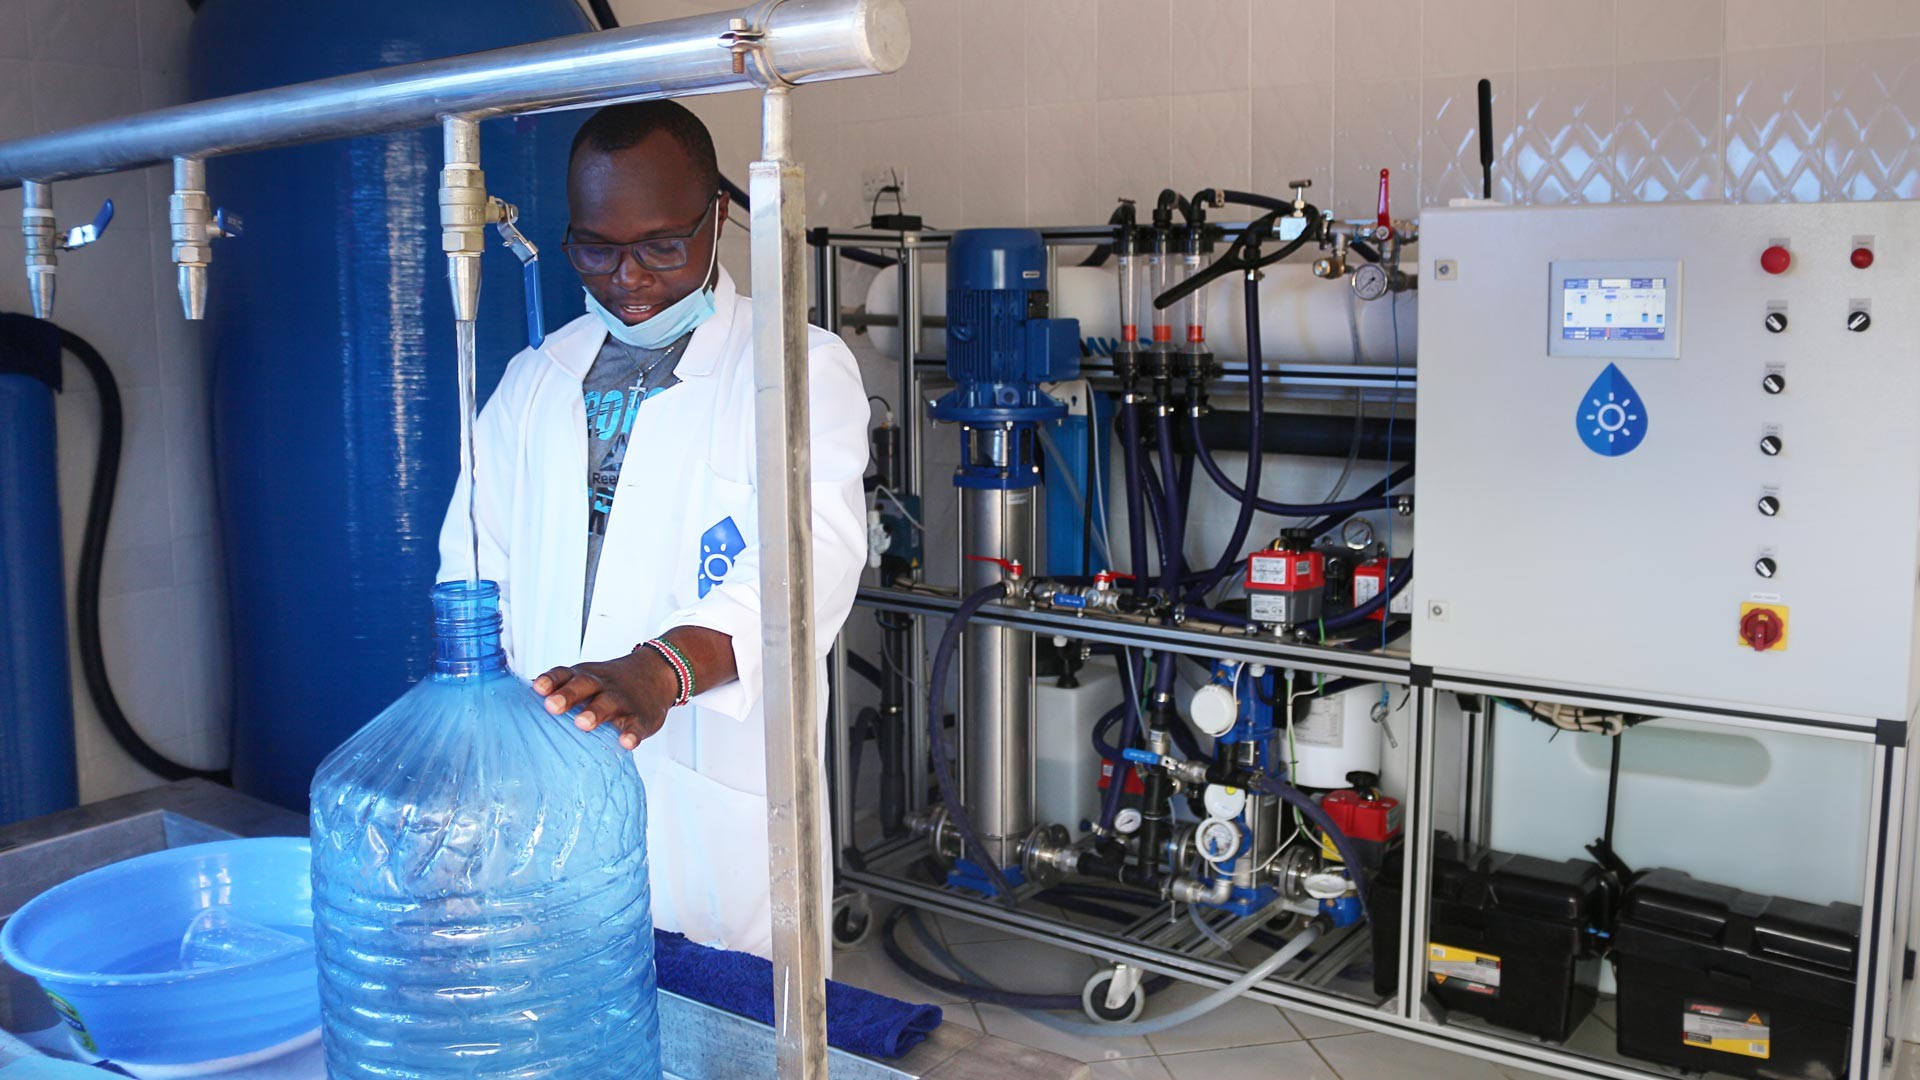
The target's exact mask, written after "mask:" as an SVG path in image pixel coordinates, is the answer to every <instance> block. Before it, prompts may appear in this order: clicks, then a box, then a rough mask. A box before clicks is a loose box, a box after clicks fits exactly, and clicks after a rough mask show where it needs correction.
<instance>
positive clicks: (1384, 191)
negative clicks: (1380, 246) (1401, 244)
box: [1373, 169, 1393, 241]
mask: <svg viewBox="0 0 1920 1080" xmlns="http://www.w3.org/2000/svg"><path fill="white" fill-rule="evenodd" d="M1391 199H1392V189H1391V187H1390V186H1389V184H1388V182H1387V170H1385V169H1381V170H1380V205H1379V207H1378V209H1377V211H1376V213H1375V215H1374V222H1373V238H1374V239H1375V240H1380V241H1386V240H1391V239H1393V209H1392V206H1391Z"/></svg>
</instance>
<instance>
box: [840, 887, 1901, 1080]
mask: <svg viewBox="0 0 1920 1080" xmlns="http://www.w3.org/2000/svg"><path fill="white" fill-rule="evenodd" d="M935 923H936V926H937V927H938V930H939V933H940V935H941V938H942V939H943V940H944V941H945V942H946V944H947V946H948V947H949V948H950V949H951V950H952V951H953V954H954V955H955V956H956V957H958V958H959V959H960V960H961V961H962V962H963V963H965V964H967V965H968V966H970V967H972V968H973V969H974V970H975V971H977V972H979V973H980V974H981V975H984V976H986V977H987V978H989V979H991V980H993V981H995V982H998V983H999V984H1000V985H1002V986H1018V987H1020V988H1021V989H1023V990H1030V991H1033V992H1036V993H1073V994H1077V993H1079V992H1080V989H1081V987H1082V986H1083V985H1084V984H1085V982H1086V979H1087V976H1088V975H1090V974H1092V973H1093V971H1094V968H1095V964H1094V961H1093V960H1092V959H1091V958H1089V957H1086V956H1082V955H1080V954H1079V953H1074V952H1068V951H1066V950H1064V949H1057V948H1054V947H1052V946H1047V945H1041V944H1037V943H1035V942H1031V941H1027V940H1025V939H1021V938H1016V937H1014V936H1012V935H1010V934H1006V933H1003V932H1001V931H997V930H995V929H993V928H991V927H983V926H980V925H977V924H974V923H968V922H962V921H959V920H953V919H945V918H942V919H937V920H935ZM900 937H901V939H902V940H903V942H906V943H907V947H908V951H909V952H911V953H913V954H914V955H916V956H920V957H921V958H922V959H923V960H924V959H925V958H924V956H923V955H922V954H921V953H920V950H919V949H918V947H917V944H916V943H914V942H912V941H911V940H910V939H911V935H910V934H909V933H908V932H907V931H906V930H904V929H903V930H901V932H900ZM929 966H937V965H929ZM833 969H834V970H833V974H834V978H836V979H839V980H840V981H842V982H848V983H852V984H853V985H855V986H863V987H866V988H867V989H869V990H875V991H878V992H880V993H885V994H891V995H893V996H895V997H900V998H905V999H907V1000H911V1001H925V1002H930V1003H933V1004H937V1005H939V1006H941V1008H942V1009H943V1010H944V1011H945V1013H946V1017H947V1020H948V1021H949V1022H952V1023H956V1024H965V1025H966V1026H968V1027H974V1028H980V1029H982V1030H984V1031H986V1032H988V1033H989V1034H992V1035H998V1036H1000V1037H1001V1038H1005V1039H1011V1040H1013V1041H1014V1042H1018V1043H1023V1044H1025V1045H1028V1046H1034V1047H1038V1048H1040V1049H1043V1050H1051V1051H1053V1052H1054V1053H1057V1054H1064V1055H1066V1056H1067V1057H1071V1058H1076V1059H1078V1060H1080V1061H1086V1062H1091V1063H1092V1064H1093V1080H1256V1078H1257V1080H1532V1078H1534V1077H1537V1076H1538V1075H1539V1074H1537V1073H1530V1072H1525V1071H1519V1070H1512V1069H1501V1068H1499V1067H1496V1066H1494V1065H1492V1064H1489V1063H1487V1062H1484V1061H1481V1060H1479V1059H1477V1058H1470V1057H1465V1056H1462V1055H1459V1054H1450V1053H1446V1052H1444V1051H1437V1050H1431V1049H1428V1048H1426V1047H1423V1046H1418V1045H1416V1044H1413V1043H1409V1042H1405V1041H1403V1040H1400V1039H1395V1038H1392V1037H1390V1036H1386V1035H1377V1034H1372V1033H1367V1032H1362V1031H1360V1030H1358V1029H1356V1028H1351V1027H1347V1026H1345V1025H1343V1024H1340V1023H1338V1022H1336V1021H1332V1020H1326V1019H1322V1018H1320V1017H1316V1016H1308V1015H1305V1014H1303V1013H1295V1012H1291V1011H1289V1010H1286V1009H1280V1008H1276V1007H1274V1006H1271V1005H1266V1004H1263V1003H1261V1002H1257V1001H1237V1002H1233V1003H1231V1004H1229V1005H1226V1006H1223V1007H1221V1008H1220V1009H1218V1010H1215V1011H1214V1012H1212V1013H1210V1014H1208V1015H1206V1016H1204V1017H1201V1018H1199V1019H1197V1020H1194V1021H1192V1022H1191V1023H1188V1024H1185V1025H1182V1026H1181V1027H1178V1028H1175V1029H1173V1030H1170V1031H1166V1032H1162V1033H1161V1034H1158V1035H1153V1036H1149V1037H1146V1038H1141V1037H1137V1036H1135V1037H1128V1038H1090V1037H1083V1036H1076V1035H1068V1034H1064V1033H1062V1032H1058V1031H1055V1030H1053V1029H1052V1028H1049V1027H1046V1026H1044V1025H1042V1024H1039V1023H1037V1022H1035V1021H1033V1020H1030V1019H1028V1018H1027V1017H1025V1016H1023V1015H1021V1014H1019V1013H1017V1012H1014V1011H1012V1010H1010V1009H1005V1008H1001V1007H1000V1006H997V1005H975V1004H972V1003H970V1002H967V1001H963V1000H957V997H956V995H953V994H944V993H941V992H940V991H937V990H933V989H930V988H929V987H926V986H923V985H921V984H920V983H918V982H915V981H914V980H913V979H911V978H909V977H908V976H906V975H905V974H903V973H902V972H901V971H900V970H899V969H898V968H897V967H895V966H894V965H893V962H892V961H890V960H888V959H887V956H886V953H885V952H884V951H883V950H882V949H881V948H880V946H879V944H878V942H877V941H870V942H869V943H868V944H866V945H865V946H863V947H862V948H859V949H857V950H852V951H846V952H836V953H835V954H834V959H833ZM1203 993H1204V991H1203V990H1201V989H1199V988H1197V987H1193V986H1186V985H1180V986H1173V987H1169V988H1168V989H1166V990H1164V991H1162V992H1161V993H1159V994H1157V995H1155V996H1154V998H1153V1003H1152V1004H1151V1005H1149V1007H1148V1008H1149V1015H1152V1014H1154V1013H1161V1012H1165V1011H1166V1010H1168V1009H1172V1008H1177V1007H1179V1006H1180V1005H1183V1004H1185V1003H1187V1002H1189V1001H1192V1000H1194V999H1195V998H1198V997H1200V996H1202V994H1203ZM1910 1080H1920V1076H1915V1077H1913V1078H1910Z"/></svg>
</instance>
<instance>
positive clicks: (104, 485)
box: [60, 327, 232, 784]
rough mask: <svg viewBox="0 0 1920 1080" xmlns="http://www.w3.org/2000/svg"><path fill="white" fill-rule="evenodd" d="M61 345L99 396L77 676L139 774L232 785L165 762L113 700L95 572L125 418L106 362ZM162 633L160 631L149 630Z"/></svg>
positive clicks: (77, 602) (73, 338)
mask: <svg viewBox="0 0 1920 1080" xmlns="http://www.w3.org/2000/svg"><path fill="white" fill-rule="evenodd" d="M60 345H61V347H62V348H64V349H66V350H67V351H68V352H70V353H72V354H73V355H74V357H75V358H76V359H78V360H79V361H80V366H81V367H83V368H86V369H87V375H88V376H89V377H90V378H92V379H93V385H94V387H95V389H97V390H98V392H99V396H100V460H99V461H98V462H96V463H95V464H94V467H93V493H92V494H91V495H90V496H89V497H88V499H87V525H86V530H85V531H84V532H83V533H82V534H81V538H80V573H79V579H80V581H79V587H78V588H77V589H76V590H75V591H76V593H77V595H76V596H75V597H74V607H75V609H76V619H77V621H78V622H79V626H78V627H77V628H76V631H77V633H76V636H77V637H78V639H79V649H80V671H81V674H82V675H83V676H84V677H85V679H86V683H87V694H88V696H89V697H91V698H92V699H93V706H94V708H95V709H97V710H99V712H100V722H101V723H103V724H105V725H106V726H107V733H108V734H110V735H112V736H113V741H114V742H115V743H118V744H119V746H120V749H122V750H125V751H126V752H127V756H129V757H131V758H133V760H134V761H136V762H139V763H140V766H141V768H144V769H146V770H147V771H148V772H150V773H153V774H154V775H155V776H158V777H160V778H161V779H163V780H190V779H197V780H212V781H214V782H215V783H219V784H225V783H228V782H229V781H230V779H231V775H232V774H231V773H230V772H229V771H228V770H226V769H196V768H193V767H192V766H189V765H182V764H181V763H179V762H177V761H175V760H173V759H172V758H170V757H167V756H166V755H165V754H162V753H161V752H160V751H158V750H156V749H154V748H153V744H151V743H149V742H147V740H146V739H144V738H142V737H141V736H140V733H139V732H138V731H135V730H134V727H133V723H132V722H131V721H129V720H128V719H127V714H126V713H125V712H124V711H122V710H121V708H120V699H119V698H118V697H116V696H114V692H113V680H112V679H111V678H109V677H108V675H107V658H106V652H105V650H104V649H103V648H102V647H101V644H100V570H101V567H102V566H103V565H104V563H105V562H106V552H107V526H108V524H109V523H110V522H111V521H112V520H113V495H114V489H115V488H116V487H118V485H119V483H120V440H121V435H122V430H123V428H124V426H125V422H126V421H125V417H124V415H123V414H122V412H121V408H120V384H119V383H117V382H115V381H114V378H113V372H112V370H111V369H109V368H108V367H107V361H106V360H105V358H103V357H102V356H101V355H100V351H99V350H98V349H95V348H94V347H93V346H92V345H91V344H89V343H88V342H87V340H86V339H85V338H82V337H81V336H80V335H78V334H76V333H74V332H73V331H71V330H68V329H66V328H64V327H62V328H60ZM152 629H153V632H155V633H166V629H165V628H164V627H154V628H152Z"/></svg>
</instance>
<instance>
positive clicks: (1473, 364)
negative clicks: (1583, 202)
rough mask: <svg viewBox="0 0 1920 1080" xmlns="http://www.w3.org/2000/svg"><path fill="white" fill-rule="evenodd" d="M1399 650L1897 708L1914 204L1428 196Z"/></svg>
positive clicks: (1562, 677)
mask: <svg viewBox="0 0 1920 1080" xmlns="http://www.w3.org/2000/svg"><path fill="white" fill-rule="evenodd" d="M1420 248H1421V252H1422V255H1421V262H1422V266H1421V289H1420V291H1421V299H1420V405H1419V412H1420V415H1419V421H1420V426H1419V444H1418V462H1419V479H1418V484H1419V507H1420V512H1419V515H1418V518H1417V520H1416V525H1415V530H1416V543H1415V548H1416V550H1417V551H1418V552H1419V570H1418V572H1417V576H1416V578H1415V581H1414V589H1415V593H1416V600H1415V610H1414V631H1413V658H1414V661H1415V663H1418V664H1422V665H1427V666H1431V667H1433V668H1435V669H1436V670H1439V671H1443V672H1448V673H1455V674H1460V675H1467V676H1473V677H1477V678H1481V679H1487V680H1508V681H1516V682H1524V683H1536V684H1537V683H1542V682H1545V683H1551V684H1555V685H1565V686H1568V687H1570V688H1573V689H1579V690H1587V691H1599V692H1607V693H1611V694H1615V695H1618V696H1624V697H1632V698H1638V699H1659V700H1666V701H1672V702H1677V703H1692V704H1698V705H1702V706H1708V707H1716V708H1726V709H1732V710H1736V711H1759V712H1765V713H1781V712H1785V713H1795V714H1809V713H1810V714H1818V715H1829V716H1837V717H1840V718H1845V719H1850V720H1859V721H1862V722H1871V721H1873V720H1906V719H1908V718H1909V717H1910V715H1911V713H1912V711H1913V707H1914V703H1915V687H1914V670H1915V646H1916V641H1920V637H1917V636H1916V633H1915V613H1916V604H1915V597H1916V579H1917V578H1920V203H1854V204H1826V205H1802V206H1794V205H1760V206H1738V205H1699V204H1691V205H1688V204H1675V205H1666V206H1647V205H1635V206H1605V207H1565V208H1506V207H1500V208H1488V207H1461V208H1454V209H1436V210H1430V211H1428V212H1426V214H1425V215H1424V216H1423V217H1422V221H1421V243H1420Z"/></svg>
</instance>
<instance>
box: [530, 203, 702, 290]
mask: <svg viewBox="0 0 1920 1080" xmlns="http://www.w3.org/2000/svg"><path fill="white" fill-rule="evenodd" d="M719 206H720V200H719V199H715V200H713V201H712V202H710V203H708V204H707V211H706V213H704V214H701V215H700V220H699V221H697V222H695V223H694V226H693V228H691V229H688V230H687V232H686V234H685V235H684V236H653V237H648V238H647V239H645V240H636V241H634V242H633V243H631V244H576V243H574V242H573V226H572V225H568V226H567V234H566V238H565V239H563V240H561V241H560V250H562V251H564V252H566V253H567V261H568V262H570V263H572V264H573V268H574V269H575V270H578V271H580V272H581V273H583V274H587V275H590V276H593V277H601V276H604V275H606V274H611V273H613V272H614V271H616V270H618V269H620V253H621V252H623V251H624V252H626V253H627V254H629V255H631V256H633V261H634V262H636V263H638V264H640V266H641V267H642V268H644V269H647V270H652V271H654V272H656V273H659V272H663V271H667V270H678V269H680V268H681V267H683V266H685V265H687V248H688V245H689V244H691V243H692V242H693V238H694V237H696V236H699V235H700V231H701V230H702V229H705V228H706V227H707V218H708V217H709V216H711V215H712V214H713V213H714V212H715V210H717V209H718V208H719Z"/></svg>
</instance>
